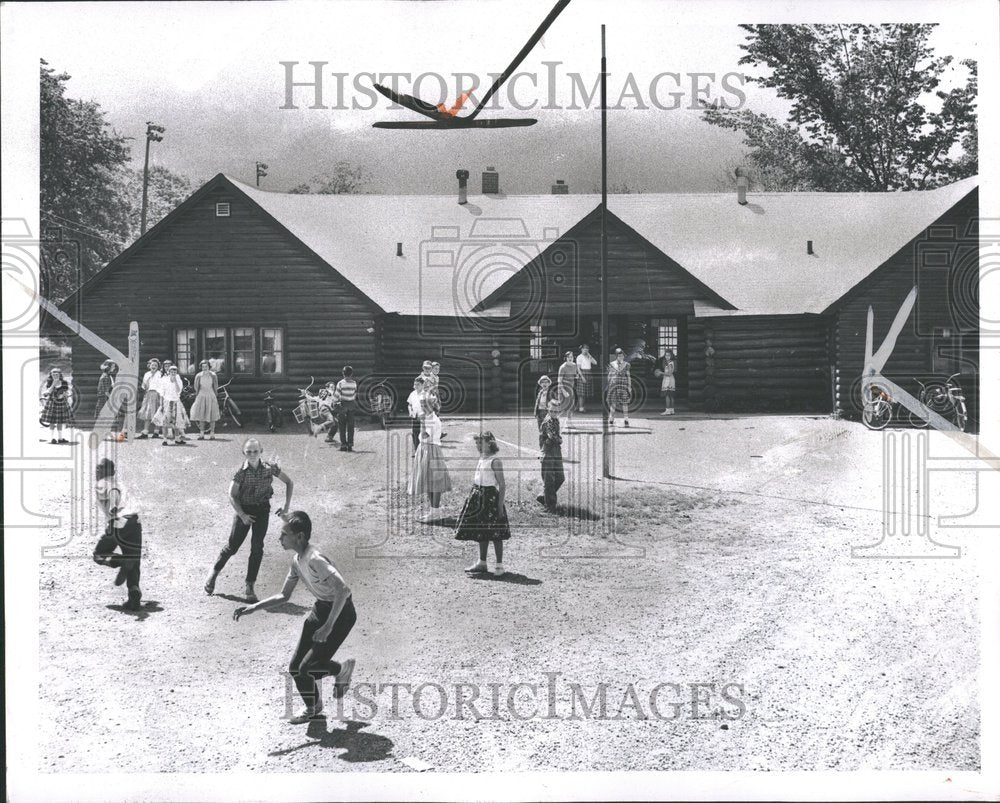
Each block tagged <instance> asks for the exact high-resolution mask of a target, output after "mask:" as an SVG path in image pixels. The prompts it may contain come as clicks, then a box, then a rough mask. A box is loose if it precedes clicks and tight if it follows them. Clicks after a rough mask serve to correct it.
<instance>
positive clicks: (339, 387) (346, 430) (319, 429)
mask: <svg viewBox="0 0 1000 803" xmlns="http://www.w3.org/2000/svg"><path fill="white" fill-rule="evenodd" d="M340 373H341V379H340V381H338V382H332V381H331V382H327V383H326V387H324V388H321V389H320V391H319V393H318V394H317V395H316V396H309V395H308V394H307V395H306V402H307V403H309V404H313V405H315V410H316V414H315V416H313V417H312V419H311V420H310V424H309V426H310V429H311V431H312V434H313V437H317V436H319V435H321V434H323V433H324V432H326V433H327V435H326V442H327V443H336V438H337V435H338V433H339V435H340V451H342V452H353V451H354V418H355V415H356V413H357V411H358V383H357V381H356V380H355V379H354V368H353V367H351V366H350V365H345V366H344V367H343V369H342V370H341V372H340Z"/></svg>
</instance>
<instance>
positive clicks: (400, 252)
mask: <svg viewBox="0 0 1000 803" xmlns="http://www.w3.org/2000/svg"><path fill="white" fill-rule="evenodd" d="M396 256H398V257H401V256H403V244H402V243H396Z"/></svg>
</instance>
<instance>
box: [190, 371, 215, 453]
mask: <svg viewBox="0 0 1000 803" xmlns="http://www.w3.org/2000/svg"><path fill="white" fill-rule="evenodd" d="M198 367H199V368H200V369H201V370H200V371H199V372H198V373H197V374H196V375H195V377H194V391H195V393H196V394H197V395H196V396H195V399H194V404H192V405H191V420H192V421H194V422H195V423H197V424H198V440H200V441H203V440H205V427H206V426H207V427H208V438H209V440H213V441H214V440H215V422H216V421H218V420H219V419H220V418H221V417H222V416H221V414H220V413H219V377H218V376H216V374H215V371H213V370H212V368H211V366H210V364H209V362H208V360H202V361H201V364H200V365H199V366H198Z"/></svg>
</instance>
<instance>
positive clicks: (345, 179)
mask: <svg viewBox="0 0 1000 803" xmlns="http://www.w3.org/2000/svg"><path fill="white" fill-rule="evenodd" d="M370 187H371V173H370V172H369V171H368V170H367V169H366V168H364V167H360V166H357V165H352V164H351V163H350V162H347V161H340V162H337V164H336V165H334V168H333V170H332V171H331V172H329V173H317V174H316V175H314V176H313V177H312V178H311V179H309V181H307V182H304V183H302V184H299V185H298V186H297V187H293V188H292V189H290V190H289V192H290V193H293V194H295V195H309V194H315V195H356V194H365V193H369V192H371V191H372V190H371V189H370Z"/></svg>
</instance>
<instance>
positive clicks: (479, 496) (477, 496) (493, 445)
mask: <svg viewBox="0 0 1000 803" xmlns="http://www.w3.org/2000/svg"><path fill="white" fill-rule="evenodd" d="M474 439H475V442H476V448H477V449H478V450H479V462H478V463H477V464H476V476H475V478H474V480H473V485H472V492H471V493H470V494H469V498H468V499H466V500H465V505H463V507H462V512H461V514H459V517H458V531H457V532H456V533H455V540H457V541H477V542H479V560H477V561H476V562H475V563H473V564H472V565H471V566H469V568H467V569H466V570H465V571H467V572H469V573H470V574H482V573H485V572H486V571H487V568H486V553H487V551H488V550H489V546H490V542H491V541H492V542H493V552H494V553H495V555H496V559H497V562H496V566H495V567H494V568H493V574H494V575H495V576H496V577H500V576H502V575H503V574H504V573H505V569H504V567H503V542H504V541H506V540H507V539H508V538H510V526H509V524H508V523H507V509H506V508H505V507H504V497H505V496H506V493H507V485H506V482H505V481H504V475H503V463H502V462H501V460H500V458H499V457H497V456H496V455H497V452H499V451H500V447H499V446H497V440H496V438H495V437H494V436H493V433H492V432H484V433H482V434H481V435H476V436H474Z"/></svg>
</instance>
